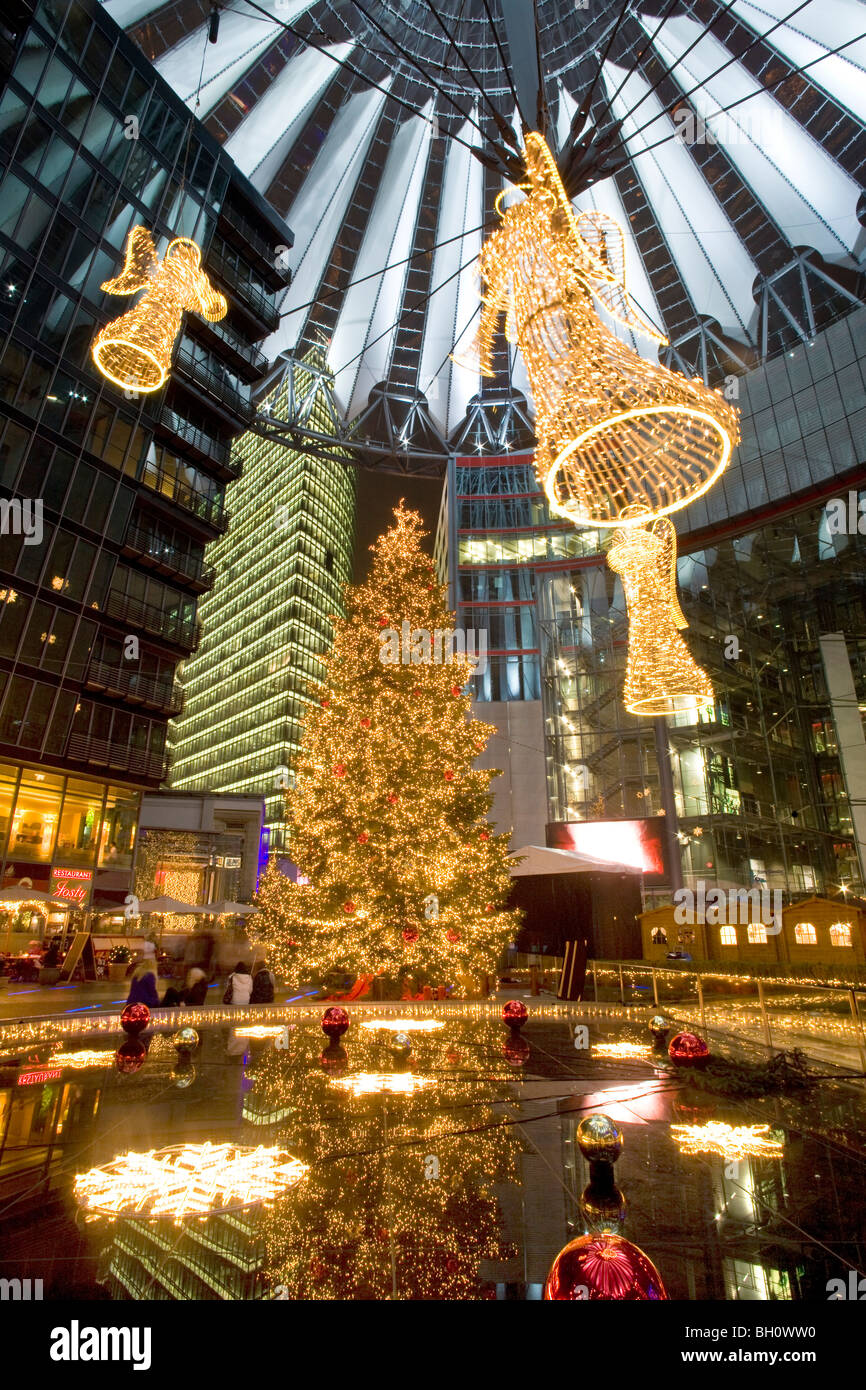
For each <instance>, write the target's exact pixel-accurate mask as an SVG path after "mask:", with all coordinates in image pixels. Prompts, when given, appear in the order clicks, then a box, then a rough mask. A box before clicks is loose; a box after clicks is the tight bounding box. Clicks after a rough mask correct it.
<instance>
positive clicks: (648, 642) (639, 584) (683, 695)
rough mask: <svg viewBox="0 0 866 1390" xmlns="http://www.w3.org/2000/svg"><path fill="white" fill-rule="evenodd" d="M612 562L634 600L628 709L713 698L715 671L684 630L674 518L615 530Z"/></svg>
mask: <svg viewBox="0 0 866 1390" xmlns="http://www.w3.org/2000/svg"><path fill="white" fill-rule="evenodd" d="M643 519H644V521H645V520H646V517H645V516H644V518H643ZM629 520H631V518H629ZM638 520H640V518H638ZM607 563H608V564H609V566H610V568H611V569H612V570H613V571H614V573H615V574H618V575H620V576H621V578H622V586H623V589H624V590H625V600H626V604H627V606H628V624H629V627H628V666H627V668H626V676H625V688H624V690H623V703H624V704H625V707H626V709H627V710H628V712H629V713H630V714H646V715H660V714H676V713H677V712H678V711H680V710H693V709H698V708H699V707H700V706H701V705H706V704H708V703H709V702H710V701H711V700H712V698H713V687H712V685H711V684H710V679H709V676H708V675H707V674H706V672H705V671H702V670H701V668H700V666H698V664H697V662H695V661H694V660H693V659H692V656H691V653H690V652H689V649H688V647H687V646H686V644H685V642H684V641H683V639H682V637H681V636H680V632H681V631H682V629H683V628H686V627H688V623H687V622H686V619H685V617H684V616H683V611H682V609H681V608H680V605H679V600H678V598H677V536H676V532H675V530H674V528H673V525H672V524H671V522H670V521H668V519H667V517H660V518H658V519H657V520H656V521H654V522H652V523H651V524H650V525H649V526H644V527H641V526H635V525H634V523H633V522H632V529H630V530H624V529H621V530H618V531H615V532H614V534H613V539H612V542H611V545H610V549H609V550H608V552H607Z"/></svg>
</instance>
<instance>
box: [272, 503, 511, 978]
mask: <svg viewBox="0 0 866 1390" xmlns="http://www.w3.org/2000/svg"><path fill="white" fill-rule="evenodd" d="M424 534H425V533H424V532H423V530H422V527H421V518H420V517H419V516H418V514H417V512H411V511H407V510H405V509H404V508H403V507H402V504H401V506H400V508H398V509H397V510H396V511H395V525H394V526H393V527H392V528H391V529H390V530H389V531H387V532H386V533H385V534H384V535H383V536H381V537H380V538H379V540H378V542H377V543H376V545H375V546H373V547H372V550H373V564H372V568H371V571H370V575H369V577H368V579H367V581H366V583H364V584H362V585H360V586H357V587H355V588H349V589H348V590H347V594H346V614H347V616H346V617H345V618H344V619H339V618H338V619H335V621H334V627H335V633H336V637H335V641H334V645H333V648H332V650H331V652H330V655H329V656H328V658H327V659H326V661H325V668H326V670H325V679H324V682H323V685H322V688H321V689H320V690H319V691H318V692H317V700H316V702H315V703H314V704H313V705H312V706H311V708H310V710H309V712H308V714H307V717H306V719H305V722H304V736H303V741H302V746H301V752H300V756H299V760H298V764H297V769H296V779H295V788H294V790H293V791H292V792H291V793H290V794H289V796H288V824H289V845H290V849H289V852H290V854H291V858H292V860H293V862H294V863H295V864H296V865H297V867H298V869H299V871H300V874H301V876H302V878H303V879H304V880H306V882H303V883H299V884H295V883H293V882H292V881H291V880H289V879H287V878H286V877H284V876H283V875H282V874H280V873H279V872H278V870H277V869H276V868H273V867H272V868H270V869H269V870H268V872H267V873H266V875H265V876H264V878H263V880H262V885H261V891H260V895H259V902H260V907H261V911H260V912H259V914H258V916H257V918H256V922H255V928H254V930H255V931H256V934H257V935H258V937H259V939H260V940H263V941H265V942H267V944H268V948H269V953H270V954H269V959H270V962H271V964H272V965H273V967H274V968H275V969H276V970H277V971H278V972H279V973H281V974H283V975H285V976H286V977H287V978H288V979H290V980H292V981H293V982H295V981H297V980H299V979H300V978H304V977H309V975H310V974H311V973H314V972H320V973H324V972H325V971H326V970H328V969H329V968H343V969H345V970H348V971H352V972H354V973H355V974H357V975H379V974H383V975H385V976H386V977H388V979H389V980H390V981H392V982H394V983H396V982H398V981H400V980H401V978H402V979H403V980H404V981H405V980H407V979H412V980H414V981H415V983H416V985H417V984H420V983H424V982H432V983H437V984H438V983H445V982H452V983H459V982H461V981H463V983H464V987H468V986H469V977H477V975H478V974H480V973H486V972H488V971H493V970H495V968H496V965H497V961H498V959H499V956H500V953H501V952H502V950H503V948H504V947H505V946H506V944H507V943H508V942H509V941H510V940H511V939H512V938H513V936H514V934H515V931H516V928H517V925H518V917H519V914H518V913H517V912H515V911H514V910H511V909H509V908H507V906H506V902H507V898H508V891H509V886H510V878H509V868H508V861H507V857H506V856H507V854H508V834H507V833H504V834H498V835H497V834H494V832H493V830H492V828H491V827H490V826H489V825H488V824H487V822H486V819H485V817H486V815H487V812H488V810H489V809H490V804H491V795H490V791H489V784H490V779H491V777H492V776H494V775H495V774H494V773H493V772H491V771H480V770H478V769H474V768H473V766H472V765H473V762H474V761H475V759H477V757H478V755H479V754H480V753H481V752H483V750H484V748H485V746H486V744H487V740H488V738H489V737H490V735H491V733H492V732H493V729H492V727H491V726H490V725H488V724H482V723H481V722H479V721H478V720H475V719H472V718H470V716H469V696H468V695H467V694H465V693H464V687H465V685H466V683H467V680H468V678H469V676H470V675H471V672H472V669H473V664H474V663H473V659H472V658H471V657H467V656H465V655H461V654H459V653H457V652H455V651H453V649H452V648H453V644H451V643H450V642H449V640H448V639H446V640H443V635H444V634H446V633H447V634H449V638H450V635H451V634H452V632H453V624H454V615H453V614H452V613H450V612H449V611H448V610H447V608H446V607H445V591H444V587H443V586H442V585H440V584H438V583H437V582H436V578H435V575H434V571H433V566H432V563H431V561H430V559H429V557H428V556H427V555H425V554H424V552H423V551H422V549H421V540H422V538H423V536H424ZM437 658H438V659H437ZM449 658H450V659H449Z"/></svg>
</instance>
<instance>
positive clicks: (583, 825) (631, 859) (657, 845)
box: [547, 817, 667, 884]
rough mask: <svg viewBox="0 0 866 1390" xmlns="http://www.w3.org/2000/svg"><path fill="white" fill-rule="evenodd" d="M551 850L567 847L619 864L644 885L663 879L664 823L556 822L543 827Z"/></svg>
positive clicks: (664, 858) (635, 821)
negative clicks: (637, 874)
mask: <svg viewBox="0 0 866 1390" xmlns="http://www.w3.org/2000/svg"><path fill="white" fill-rule="evenodd" d="M547 843H548V846H549V847H550V848H551V849H570V850H575V851H577V853H578V854H586V855H589V856H590V857H591V858H593V859H600V860H602V861H604V863H606V864H622V865H623V866H624V867H625V868H627V869H637V870H638V871H639V872H640V873H642V874H644V875H645V881H646V883H648V884H653V883H662V882H663V881H664V880H665V879H666V878H667V860H666V856H665V838H664V823H663V822H662V821H661V819H660V818H655V817H653V818H647V819H646V820H597V821H557V822H554V823H553V824H552V825H548V827H547Z"/></svg>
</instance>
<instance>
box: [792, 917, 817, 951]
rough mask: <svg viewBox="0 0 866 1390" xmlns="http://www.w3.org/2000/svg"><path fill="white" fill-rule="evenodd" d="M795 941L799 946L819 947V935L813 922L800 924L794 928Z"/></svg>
mask: <svg viewBox="0 0 866 1390" xmlns="http://www.w3.org/2000/svg"><path fill="white" fill-rule="evenodd" d="M794 940H795V941H796V943H797V945H798V946H817V944H818V933H817V932H816V931H815V928H814V927H813V925H812V923H811V922H798V923H797V925H796V926H795V927H794Z"/></svg>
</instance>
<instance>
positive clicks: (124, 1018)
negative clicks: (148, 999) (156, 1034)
mask: <svg viewBox="0 0 866 1390" xmlns="http://www.w3.org/2000/svg"><path fill="white" fill-rule="evenodd" d="M149 1023H150V1009H149V1008H148V1007H147V1005H146V1004H127V1006H126V1008H125V1009H124V1011H123V1013H122V1014H121V1015H120V1026H121V1028H122V1029H123V1031H124V1033H128V1034H129V1036H130V1037H131V1038H134V1037H137V1035H138V1034H139V1033H143V1032H144V1030H145V1028H146V1027H147V1025H148V1024H149Z"/></svg>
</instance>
